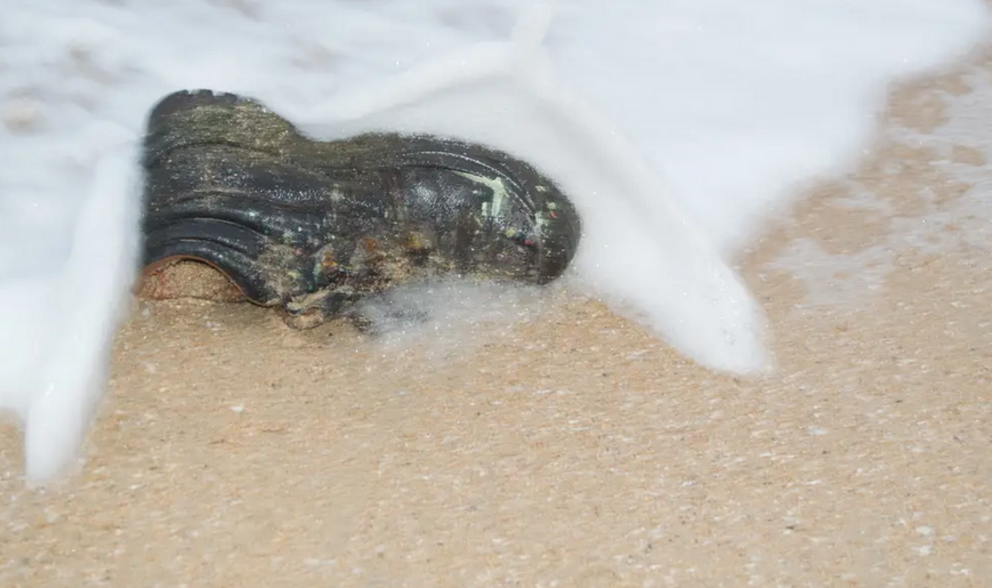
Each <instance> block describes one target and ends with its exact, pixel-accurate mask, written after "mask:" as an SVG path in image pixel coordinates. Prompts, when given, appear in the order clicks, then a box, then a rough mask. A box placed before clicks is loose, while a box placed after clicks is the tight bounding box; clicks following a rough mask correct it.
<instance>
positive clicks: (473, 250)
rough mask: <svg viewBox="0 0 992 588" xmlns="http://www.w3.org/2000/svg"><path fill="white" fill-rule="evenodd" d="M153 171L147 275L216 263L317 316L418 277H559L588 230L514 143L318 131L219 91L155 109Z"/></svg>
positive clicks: (264, 297)
mask: <svg viewBox="0 0 992 588" xmlns="http://www.w3.org/2000/svg"><path fill="white" fill-rule="evenodd" d="M144 167H145V171H146V182H147V184H146V194H145V216H144V224H143V230H144V235H145V256H144V262H145V265H146V268H147V270H146V272H153V271H155V270H156V269H157V268H159V267H161V266H162V265H163V264H165V263H168V262H170V261H171V260H178V259H194V260H198V261H202V262H205V263H207V264H209V265H211V266H213V267H215V268H217V269H218V270H220V271H221V272H222V273H224V274H225V275H226V276H227V277H228V278H229V279H230V280H231V281H232V282H233V283H234V284H235V285H236V286H237V287H238V288H239V289H240V290H241V292H242V293H243V294H244V295H245V297H246V298H248V299H249V300H251V301H252V302H254V303H256V304H260V305H265V306H275V305H281V306H283V307H284V308H285V309H286V310H287V311H289V313H291V314H292V315H297V316H306V317H312V318H314V319H316V320H308V321H307V322H310V323H311V324H316V323H319V322H320V320H323V319H325V318H330V317H334V316H339V315H341V314H342V313H344V312H345V311H347V310H348V308H349V307H351V305H352V304H353V303H355V302H356V301H358V300H359V299H361V298H363V297H365V296H367V295H370V294H375V293H379V292H382V291H384V290H386V289H388V288H390V287H392V286H394V285H397V284H400V283H402V282H404V281H407V280H409V279H411V278H423V277H431V276H436V275H440V274H456V275H465V276H479V277H483V278H492V279H497V280H509V281H514V282H525V283H534V284H543V283H547V282H549V281H551V280H553V279H555V278H556V277H558V276H559V275H560V274H561V273H562V272H563V271H564V270H565V268H566V267H567V266H568V264H569V262H570V261H571V259H572V257H573V255H574V253H575V250H576V247H577V246H578V242H579V236H580V222H579V218H578V215H577V213H576V211H575V209H574V207H573V206H572V204H571V203H570V202H569V201H568V199H567V198H565V196H564V195H563V194H562V193H561V192H560V191H559V190H558V188H557V187H556V186H555V184H554V183H553V182H552V181H551V180H549V179H548V178H546V177H543V176H542V175H540V174H539V173H538V172H537V171H536V170H535V169H534V168H532V167H531V166H530V165H528V164H526V163H524V162H522V161H519V160H516V159H514V158H513V157H511V156H509V155H507V154H504V153H500V152H497V151H494V150H491V149H488V148H485V147H482V146H479V145H472V144H467V143H462V142H458V141H452V140H447V139H440V138H436V137H430V136H404V135H397V134H369V135H362V136H357V137H353V138H350V139H347V140H340V141H314V140H311V139H309V138H307V137H305V136H303V135H302V134H300V133H299V132H298V131H297V129H296V128H295V127H293V125H291V124H290V123H289V122H287V121H286V120H285V119H283V118H282V117H280V116H278V115H276V114H274V113H272V112H271V111H269V110H268V109H266V108H265V106H263V105H262V104H260V103H259V102H257V101H255V100H252V99H248V98H243V97H239V96H235V95H232V94H222V93H214V92H211V91H207V90H200V91H195V92H185V91H184V92H177V93H174V94H170V95H169V96H167V97H165V98H164V99H163V100H162V101H161V102H159V104H158V105H157V106H156V107H155V108H154V109H153V110H152V112H151V115H150V117H149V120H148V134H147V136H146V139H145V152H144ZM301 325H302V323H301Z"/></svg>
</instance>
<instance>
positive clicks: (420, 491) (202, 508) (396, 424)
mask: <svg viewBox="0 0 992 588" xmlns="http://www.w3.org/2000/svg"><path fill="white" fill-rule="evenodd" d="M973 63H981V64H983V65H982V67H983V68H984V69H985V71H986V72H989V73H992V66H990V65H989V63H990V62H989V56H988V55H984V56H979V57H977V58H976V59H975V61H973ZM938 90H941V91H944V92H949V93H951V94H966V93H967V92H969V90H970V88H969V85H968V82H967V81H966V80H965V79H964V78H963V77H962V75H961V72H956V73H952V74H948V75H946V76H941V77H940V78H937V79H927V80H923V81H920V82H917V83H914V84H910V85H908V86H906V87H903V88H901V89H899V91H898V92H895V93H894V95H893V98H892V101H891V104H890V108H889V111H888V115H887V117H886V120H885V121H884V123H883V125H884V126H887V127H888V128H894V127H905V128H910V129H913V130H915V131H918V132H924V133H926V132H929V131H931V130H933V129H934V128H936V127H937V126H939V124H940V123H942V122H944V120H945V119H946V116H947V114H946V108H945V106H946V105H945V104H943V102H942V98H941V96H942V94H941V93H940V92H938ZM986 139H988V138H986ZM953 157H954V159H955V160H956V161H960V162H961V163H963V164H966V165H971V166H975V167H976V168H980V167H981V166H986V165H988V162H986V161H985V158H984V156H983V155H982V153H980V152H978V151H976V150H974V149H972V148H970V147H968V146H966V145H961V146H957V147H955V148H954V150H953ZM938 159H940V156H939V155H938V154H936V153H935V152H934V151H933V150H932V149H931V148H929V147H926V146H920V145H915V144H911V143H903V142H899V141H895V140H892V139H891V137H889V138H885V136H881V138H880V139H879V141H878V142H877V144H876V145H875V146H874V148H873V150H872V151H871V153H870V154H869V155H868V156H867V158H866V159H865V160H864V162H863V163H862V165H861V166H860V167H859V169H858V171H857V173H856V174H854V177H855V178H857V179H859V181H862V182H863V183H864V184H865V185H866V186H868V187H870V188H871V189H872V190H874V191H875V193H876V194H877V199H878V200H879V201H882V202H884V203H885V204H886V205H888V206H890V207H891V209H890V212H889V213H886V214H882V213H881V212H879V211H877V210H868V209H858V208H856V207H852V206H851V205H850V201H849V200H847V198H848V197H849V196H851V194H850V193H849V192H850V190H849V188H847V187H846V186H847V183H846V182H844V181H843V180H844V178H826V179H824V181H823V182H821V183H818V184H817V185H816V186H813V187H811V188H809V189H808V192H807V194H808V197H807V198H806V199H805V200H804V201H803V202H802V203H801V204H799V205H797V206H796V208H795V209H794V210H792V211H791V212H790V213H789V214H788V215H787V217H786V218H783V219H781V221H780V222H777V223H776V226H775V227H774V228H773V229H772V230H771V231H769V232H768V233H767V234H766V236H765V237H764V238H763V239H762V240H761V241H760V242H759V243H758V244H757V245H756V246H755V247H754V248H753V250H752V251H750V252H749V253H748V254H747V256H746V257H745V258H744V260H743V267H742V271H743V273H744V275H745V277H746V279H747V281H748V282H749V284H750V285H751V287H752V288H753V290H754V291H755V292H756V294H757V295H758V296H759V298H760V300H761V302H762V304H763V305H764V306H765V308H766V309H767V312H768V314H769V318H770V320H771V325H772V328H773V330H774V336H775V339H774V342H773V344H774V349H775V352H776V356H777V362H778V371H777V372H776V373H775V374H774V375H772V376H769V377H764V378H757V379H752V378H735V377H731V376H726V375H719V374H715V373H712V372H708V371H706V370H704V369H702V368H700V367H698V366H697V365H694V364H693V363H691V362H689V361H688V360H686V359H684V358H682V357H681V356H680V355H679V354H677V353H676V352H674V351H673V350H672V349H670V348H669V347H668V346H667V345H666V344H664V343H663V342H662V341H660V340H658V339H656V338H654V337H652V336H651V335H650V334H649V333H647V332H646V331H645V330H644V329H642V328H640V327H639V326H638V325H637V324H635V323H633V322H631V321H628V320H625V319H623V318H620V317H618V316H616V315H615V314H614V313H612V312H611V311H610V310H609V309H608V308H607V307H606V306H604V305H603V304H601V303H599V302H596V301H593V300H587V299H584V298H582V297H581V296H579V295H578V294H576V293H574V292H569V291H568V290H567V289H560V290H559V291H556V292H555V293H554V295H553V296H551V301H550V303H549V304H548V308H547V309H545V310H544V311H543V312H541V313H539V314H537V315H535V316H534V317H533V318H532V319H531V320H527V321H523V322H520V323H518V324H515V325H512V326H510V327H507V328H505V329H494V330H493V331H492V332H491V333H488V334H486V335H480V336H479V337H478V338H477V339H476V340H475V341H474V342H473V344H472V345H456V346H451V347H448V348H444V347H443V346H441V348H440V349H438V348H437V346H435V347H430V349H433V351H424V350H417V349H414V348H412V347H404V348H397V349H391V350H387V349H384V348H383V347H382V346H380V345H377V344H376V343H375V342H374V341H373V340H371V339H370V338H369V337H366V336H364V335H361V334H359V333H357V332H356V331H355V330H354V329H352V328H351V327H349V326H347V325H329V326H324V327H320V328H317V329H315V330H311V331H303V332H300V331H293V330H291V329H289V328H288V327H286V326H285V325H284V324H283V322H282V320H281V319H280V317H279V315H278V313H277V312H275V311H271V310H265V309H260V308H256V307H253V306H250V305H247V304H240V303H231V302H209V301H203V300H194V299H188V298H183V299H178V300H167V301H149V300H143V301H141V302H139V303H138V305H137V307H136V310H135V313H134V316H133V318H132V319H131V320H130V322H129V323H128V324H127V325H126V327H125V328H124V329H123V330H122V332H121V333H120V336H119V338H118V340H117V346H116V352H115V360H114V367H113V378H112V381H111V385H110V392H109V394H108V398H107V401H106V403H105V406H104V407H103V409H102V411H101V414H100V416H99V420H98V421H97V423H96V425H95V427H94V429H93V431H92V433H91V435H90V437H89V440H88V442H87V444H86V458H87V461H86V464H85V467H84V468H83V469H82V471H81V472H79V473H78V474H76V475H75V476H74V477H72V478H70V479H69V480H67V481H65V482H63V483H62V484H60V485H59V486H57V487H54V488H50V489H46V490H32V489H28V488H26V487H25V486H24V482H23V479H22V478H21V475H22V472H23V466H22V459H23V453H22V450H21V440H20V432H19V430H18V429H17V428H16V427H15V426H14V425H13V424H4V425H2V426H0V476H2V478H0V495H2V496H3V497H4V500H3V501H2V503H0V521H2V522H0V585H2V586H4V587H11V588H13V587H32V588H34V587H41V586H46V587H61V586H66V587H68V586H73V587H78V586H127V587H139V586H148V587H151V586H163V587H165V586H173V587H179V586H190V587H192V586H232V587H233V586H239V587H249V588H250V587H255V586H257V587H263V586H279V587H280V588H286V587H296V586H300V587H303V586H363V587H364V586H410V587H426V586H444V587H449V586H450V587H459V588H464V587H471V586H480V587H481V586H547V587H550V586H561V587H594V586H595V587H612V586H631V587H633V586H638V587H640V586H680V587H681V586H745V585H752V586H880V587H881V586H913V587H916V586H940V587H953V586H992V460H990V459H989V455H990V453H989V449H990V447H992V384H990V382H992V328H990V327H992V304H990V303H992V274H990V273H989V271H988V269H989V266H990V265H992V263H990V253H989V249H988V248H984V249H983V248H982V247H981V246H980V243H979V244H976V243H975V241H976V238H977V237H976V235H975V234H974V232H973V231H972V229H971V228H969V226H968V225H967V223H961V224H960V225H954V224H948V225H945V226H942V227H940V228H937V229H933V234H930V235H929V236H928V241H927V242H932V243H934V244H936V243H937V242H938V241H939V242H940V244H941V245H940V247H941V253H940V254H939V255H937V254H934V253H933V252H932V251H928V250H927V247H926V246H925V243H924V244H923V245H920V244H913V243H908V242H906V243H903V241H900V239H902V237H901V236H900V235H899V234H898V229H896V228H893V225H892V223H891V222H890V220H891V219H892V218H893V217H900V218H902V219H903V220H904V222H903V224H901V225H899V226H903V227H904V226H912V224H913V223H914V222H916V223H920V225H921V226H925V225H926V222H929V221H927V220H926V219H929V218H932V216H928V215H932V214H933V213H934V212H939V211H940V210H944V209H950V208H951V207H953V206H954V205H955V203H956V202H957V201H958V199H959V198H961V197H962V194H963V193H964V192H965V189H966V188H967V187H968V186H967V185H966V184H962V183H961V182H960V181H956V180H955V181H952V180H951V179H950V178H948V177H946V175H945V174H944V173H943V172H941V171H940V170H939V169H937V167H936V165H935V164H934V163H933V162H934V161H935V160H938ZM923 189H929V190H931V191H932V192H926V193H928V194H931V196H932V198H930V197H928V198H922V197H921V196H920V194H921V193H924V192H925V190H923ZM969 231H971V232H970V233H969ZM897 243H903V245H900V246H899V247H896V246H895V244H897ZM969 243H970V244H969ZM800 245H802V246H807V247H808V246H810V245H817V246H819V247H820V248H821V249H822V252H823V255H824V256H825V257H824V260H825V261H824V264H822V265H817V264H816V263H812V264H811V265H810V266H809V267H808V268H806V270H802V271H800V270H799V269H794V271H789V270H787V269H782V267H781V264H780V263H778V264H777V263H776V260H780V259H782V256H783V255H784V254H785V253H786V252H788V251H790V250H791V249H790V248H796V247H799V246H800ZM827 256H829V257H827ZM843 256H850V257H849V258H847V259H851V260H852V267H853V268H854V269H853V270H852V271H851V272H844V271H839V270H837V269H836V267H835V266H832V265H829V264H828V263H827V262H828V261H830V262H831V263H833V262H836V260H838V259H845V257H843ZM873 256H874V257H873ZM875 257H877V258H878V259H879V260H881V261H878V262H877V263H874V262H871V263H869V262H866V261H865V260H866V259H874V258H875ZM814 261H815V260H814ZM165 280H166V281H165V282H163V283H160V284H159V286H157V287H158V288H159V290H157V292H158V294H160V295H162V294H165V295H174V294H176V293H184V292H185V293H199V294H203V295H205V296H208V297H209V296H214V297H216V296H217V295H218V294H219V293H223V292H224V291H225V288H224V284H223V282H217V281H216V276H213V275H209V274H204V273H203V272H198V271H196V268H186V269H184V270H180V271H177V272H175V273H174V275H171V276H166V277H165ZM810 280H821V281H820V282H815V281H814V282H811V281H810ZM811 287H812V289H811ZM161 288H165V290H161ZM170 288H171V289H172V290H169V289H170ZM817 288H819V289H821V290H822V289H823V288H826V289H827V290H829V291H830V292H832V293H833V298H831V299H829V300H828V299H823V300H821V299H819V298H817V297H816V296H814V295H813V294H815V292H816V289H817Z"/></svg>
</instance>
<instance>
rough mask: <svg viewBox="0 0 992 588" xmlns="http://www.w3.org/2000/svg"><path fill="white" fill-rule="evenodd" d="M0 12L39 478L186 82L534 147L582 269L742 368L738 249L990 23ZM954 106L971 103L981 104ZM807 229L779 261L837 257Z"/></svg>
mask: <svg viewBox="0 0 992 588" xmlns="http://www.w3.org/2000/svg"><path fill="white" fill-rule="evenodd" d="M0 11H2V17H0V121H2V124H0V156H2V159H3V161H4V165H3V166H0V228H2V229H3V230H2V231H0V321H2V323H0V350H2V351H3V355H4V358H5V359H4V361H3V362H2V364H0V408H6V409H9V410H12V411H14V412H15V413H16V414H18V415H19V416H20V417H21V418H22V419H24V420H25V421H26V422H27V440H28V447H27V455H28V473H29V475H30V476H31V477H33V478H38V479H40V478H45V477H48V476H50V475H52V474H54V473H55V472H56V471H58V470H60V469H61V468H62V466H64V465H65V464H66V463H68V462H69V461H71V459H72V457H73V455H74V452H75V450H76V446H77V445H78V440H79V439H80V438H81V433H82V432H83V431H85V428H86V426H87V423H88V422H89V418H90V415H91V414H92V410H93V407H94V406H96V404H97V402H98V400H99V398H100V396H101V394H102V391H103V389H104V384H105V376H104V375H103V374H104V370H105V367H106V361H107V359H106V350H107V348H108V346H109V341H110V335H111V334H112V333H113V330H114V328H115V326H116V324H117V322H116V321H117V320H118V319H119V317H120V315H121V308H126V303H127V297H126V296H125V293H126V289H127V284H128V283H129V281H130V279H131V278H132V277H133V271H134V269H135V268H134V260H135V258H136V254H137V252H136V251H135V247H136V246H135V243H136V239H135V226H136V220H137V219H136V214H137V211H136V208H135V207H134V206H133V205H134V202H135V198H134V196H135V194H136V193H137V192H136V188H135V186H134V183H133V182H132V181H130V180H131V179H132V178H128V177H127V175H128V174H129V173H133V171H134V170H133V158H134V156H135V155H136V151H135V146H136V141H137V140H138V138H139V137H140V134H141V132H142V125H143V122H144V117H145V114H146V112H147V110H148V108H149V107H150V106H151V105H152V104H153V103H154V101H155V100H157V99H158V98H159V97H161V96H162V95H164V94H166V93H168V92H170V91H172V90H175V89H177V88H196V87H207V88H212V89H217V90H226V91H232V92H239V93H244V94H249V95H253V96H255V97H257V98H259V99H261V100H263V101H265V102H267V103H268V104H269V105H270V106H272V107H273V108H274V109H275V110H277V111H279V112H281V113H283V114H285V115H287V116H288V117H289V118H290V119H291V120H293V121H294V122H296V123H298V124H300V125H301V126H302V127H303V128H304V129H306V130H307V131H308V132H311V133H314V134H319V135H320V136H323V137H328V138H330V137H335V136H343V135H347V134H350V133H352V132H357V131H360V130H368V129H376V128H390V129H400V130H406V131H430V132H436V133H441V134H451V135H457V136H459V137H463V138H466V139H470V140H477V141H485V142H487V143H491V144H493V145H494V146H497V147H500V148H503V149H506V150H509V151H511V152H514V153H516V154H518V155H519V156H521V157H525V158H527V159H529V160H531V161H533V163H534V164H535V165H537V166H538V167H540V168H541V169H542V170H544V171H545V172H547V173H549V174H551V175H552V176H553V177H555V178H556V179H557V180H558V181H559V182H560V183H561V184H562V186H563V187H564V188H565V189H566V190H567V191H568V193H569V194H570V196H571V197H572V198H573V199H574V200H575V202H576V204H577V206H578V207H579V211H580V213H581V214H583V216H584V218H585V219H586V223H585V225H586V229H587V233H586V235H585V238H584V240H583V244H582V248H581V250H580V252H579V255H578V257H577V259H576V263H575V272H574V274H575V275H573V276H571V277H570V278H569V279H570V280H572V281H573V283H575V284H577V285H578V287H579V288H580V289H582V290H583V291H584V292H586V293H588V294H590V295H596V296H601V297H603V298H604V299H605V300H606V301H607V302H608V303H609V304H610V305H611V306H612V307H613V308H614V309H615V310H616V311H617V312H620V313H623V314H626V315H628V316H632V317H634V318H636V319H638V320H640V321H641V322H642V323H644V324H645V325H646V326H648V327H650V328H651V329H652V330H653V331H654V332H655V333H656V334H657V335H658V336H659V337H662V338H664V339H665V340H666V341H668V342H669V343H670V344H672V345H674V346H675V347H676V348H678V349H679V350H681V351H682V352H683V353H685V354H687V355H688V356H690V357H692V358H693V359H695V360H697V361H699V362H700V363H702V364H704V365H706V366H708V367H711V368H714V369H718V370H728V371H733V372H740V373H749V372H754V371H758V370H761V369H764V368H765V367H767V358H768V355H767V353H766V351H767V350H766V349H765V343H764V336H765V332H764V330H765V328H766V327H765V324H764V323H765V320H764V316H763V313H762V311H761V308H760V306H759V305H758V304H757V303H756V301H755V300H754V299H753V297H752V296H751V294H750V293H749V292H748V290H747V288H746V287H745V285H744V284H743V282H742V281H741V280H740V278H739V276H738V275H737V273H736V271H735V269H734V268H733V266H732V263H733V261H734V259H735V255H736V254H737V253H738V252H739V251H740V250H741V249H742V247H744V246H746V245H747V244H748V243H749V242H750V241H751V240H753V239H754V238H755V237H757V236H759V235H760V234H761V230H762V228H763V227H764V226H765V225H764V222H765V221H766V220H767V219H768V218H770V217H771V215H773V214H775V213H778V212H781V211H783V210H787V209H788V205H789V204H790V202H791V201H792V200H793V199H794V198H795V197H796V196H797V195H798V194H799V193H800V190H799V188H801V187H802V186H803V185H805V183H806V182H810V181H813V180H815V179H817V178H822V177H829V176H830V175H832V174H839V173H841V172H843V171H845V170H847V169H849V168H851V167H852V166H853V165H854V164H855V163H856V162H857V160H858V157H859V156H860V155H861V154H862V152H863V151H864V150H865V149H866V148H867V146H868V141H869V139H870V137H871V133H872V131H873V130H874V128H875V122H876V117H875V115H876V114H877V113H878V112H879V110H880V109H881V108H882V106H883V105H884V100H885V96H886V88H887V85H888V84H890V83H891V82H893V81H895V80H898V79H902V78H905V77H906V76H909V75H918V74H921V73H926V72H928V71H936V70H937V69H939V68H940V67H941V66H943V65H946V64H948V63H950V62H951V60H953V59H954V58H956V57H959V56H961V55H963V54H964V53H965V52H966V51H967V50H969V49H971V48H972V47H974V45H975V44H976V43H977V42H978V41H979V40H980V39H981V35H982V34H983V33H984V32H985V31H986V30H987V25H988V24H989V17H988V13H987V10H986V7H985V5H984V4H983V3H981V2H979V1H977V0H953V1H952V0H939V1H938V0H916V1H906V0H871V1H870V2H865V1H862V2H855V1H853V0H850V1H846V2H838V1H836V0H806V1H804V2H795V1H792V2H790V1H787V0H763V1H761V2H754V3H749V4H747V5H746V6H745V5H740V4H739V3H730V2H725V1H720V0H695V1H692V2H689V1H684V0H663V1H658V2H653V3H644V2H635V1H634V0H626V1H625V2H619V3H618V2H614V3H610V4H609V5H607V4H604V3H598V2H592V1H591V0H572V1H570V2H560V3H557V4H553V5H552V4H548V5H537V6H535V5H533V4H532V3H530V2H522V1H510V0H506V1H491V2H481V1H480V2H473V3H471V4H467V3H465V2H458V1H455V0H434V1H430V2H418V3H416V4H411V3H404V2H399V1H394V0H383V1H379V2H374V3H371V2H370V3H354V2H345V1H338V2H325V3H320V5H319V7H318V6H317V5H316V4H315V3H313V2H307V1H304V0H283V1H280V2H275V1H271V2H263V1H257V2H251V1H249V0H229V1H226V2H225V1H215V2H208V1H205V0H177V1H175V2H170V3H150V2H146V3H131V4H128V3H119V4H118V3H107V2H99V1H96V0H79V1H70V0H45V1H29V0H8V1H7V2H6V3H5V4H4V7H3V8H2V9H0ZM959 106H960V109H961V112H960V113H956V114H955V115H954V116H955V117H956V118H957V119H958V120H961V119H967V117H968V113H974V112H975V109H977V108H980V107H981V105H976V104H965V103H963V102H962V103H960V104H959ZM947 132H948V133H972V134H974V133H976V132H979V131H977V130H976V128H975V127H974V125H969V124H962V125H961V126H954V125H948V126H947ZM949 169H950V168H949ZM968 169H969V170H972V171H971V172H966V171H963V170H962V171H960V173H972V172H973V168H968ZM951 172H954V170H951ZM954 173H957V172H954ZM973 205H974V207H975V211H974V213H969V214H972V218H977V219H978V220H976V221H974V222H975V223H976V226H977V227H978V228H979V230H984V229H982V227H984V226H986V225H987V223H985V222H984V221H985V220H986V219H987V218H988V212H989V211H988V207H987V206H983V205H982V204H981V200H977V199H976V200H974V202H973ZM894 222H896V221H894ZM977 234H983V233H976V235H977ZM976 238H977V237H976ZM793 253H794V257H793V258H787V259H785V260H784V261H783V263H785V264H786V265H789V266H795V267H800V266H803V264H804V263H805V262H807V261H808V260H810V259H815V260H817V263H821V262H823V261H824V258H823V257H822V256H819V255H818V253H817V252H815V251H814V252H810V251H805V252H804V251H801V250H797V251H795V252H793ZM828 261H829V260H828ZM834 261H839V260H834ZM844 261H845V262H849V263H853V266H852V267H853V271H854V272H855V273H857V271H858V269H859V267H861V266H860V265H859V264H860V263H861V262H859V261H858V260H854V261H851V260H844ZM811 283H812V282H811ZM827 295H829V293H827ZM856 295H857V294H855V296H856ZM512 307H513V305H509V308H512ZM508 312H509V313H510V314H512V311H508ZM509 318H510V317H509V316H508V320H509Z"/></svg>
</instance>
